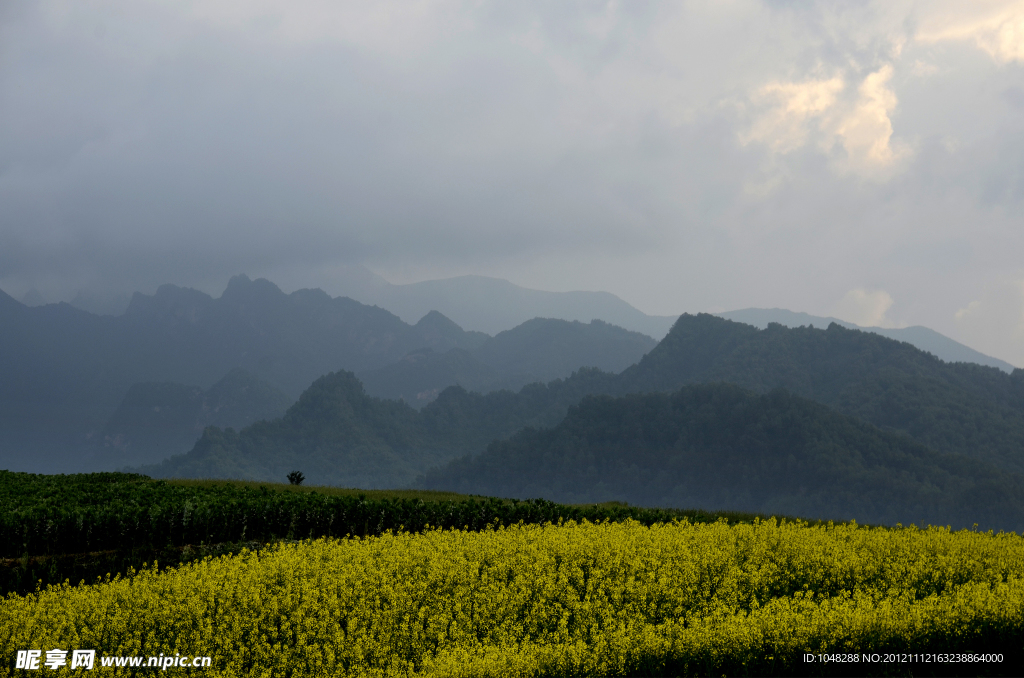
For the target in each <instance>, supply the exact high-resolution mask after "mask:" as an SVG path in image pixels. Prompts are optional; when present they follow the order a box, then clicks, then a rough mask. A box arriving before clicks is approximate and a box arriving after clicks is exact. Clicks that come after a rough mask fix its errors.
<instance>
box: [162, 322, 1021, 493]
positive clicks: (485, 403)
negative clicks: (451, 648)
mask: <svg viewBox="0 0 1024 678" xmlns="http://www.w3.org/2000/svg"><path fill="white" fill-rule="evenodd" d="M1022 376H1024V373H1022V371H1020V370H1017V371H1015V372H1014V373H1013V374H1012V375H1007V374H1005V373H1003V372H1000V371H999V370H998V369H995V368H986V367H981V366H977V365H969V364H948V363H943V362H941V361H939V360H937V359H936V358H934V357H933V356H930V355H929V354H926V353H923V352H922V351H919V350H917V349H915V348H914V347H913V346H910V345H909V344H902V343H899V342H895V341H892V340H890V339H886V338H884V337H880V336H878V335H874V334H869V333H865V332H859V331H854V330H846V329H843V328H840V327H838V326H831V327H830V328H829V329H827V330H818V329H811V328H796V329H787V328H784V327H781V326H779V325H772V326H770V327H769V328H768V329H765V330H758V329H756V328H754V327H751V326H749V325H743V324H740V323H735V322H731V321H727V320H723V319H721V318H716V317H714V316H709V315H698V316H682V317H681V318H680V319H679V320H678V321H677V323H676V325H675V326H674V327H673V329H672V331H671V332H670V333H669V335H668V336H667V337H666V338H665V339H664V340H662V342H661V343H660V344H659V345H658V346H657V347H656V348H655V349H653V350H652V351H651V352H649V353H648V354H647V355H646V356H645V357H644V358H643V359H641V360H640V362H639V363H638V364H636V365H634V366H632V367H630V368H628V369H626V370H625V371H623V372H622V373H621V374H619V375H614V374H609V373H605V372H601V371H599V370H593V369H587V370H579V371H577V372H576V373H575V374H573V375H572V376H571V377H569V378H567V379H565V380H555V381H553V382H550V383H549V384H547V385H542V384H532V385H529V386H526V387H524V388H523V389H522V390H520V391H519V392H518V393H512V392H509V391H501V392H495V393H489V394H486V395H480V394H476V393H468V392H466V390H465V389H461V388H457V387H453V388H449V389H447V390H446V391H443V392H442V393H441V395H440V397H438V399H437V400H436V401H435V402H433V403H431V404H430V405H428V406H427V407H425V408H424V409H423V410H422V412H421V413H419V414H418V415H417V414H416V413H415V412H414V411H412V410H411V409H409V408H407V407H406V406H404V405H402V406H401V407H399V405H400V404H399V403H388V404H385V403H384V401H379V400H376V399H372V398H368V396H366V394H365V392H363V390H362V387H361V385H359V386H358V387H357V385H358V381H357V380H356V379H355V378H354V377H353V376H352V375H350V374H348V375H333V376H332V377H331V378H330V379H327V380H321V381H318V382H317V384H315V385H314V388H313V389H311V390H310V391H309V392H308V393H307V394H304V396H303V399H301V400H300V402H299V403H298V404H296V405H295V406H294V407H293V411H290V413H289V416H286V417H285V418H284V419H283V420H280V421H277V422H272V423H271V424H266V425H263V424H260V425H257V426H255V427H251V428H250V429H246V430H244V431H242V432H241V433H239V434H230V435H231V436H237V438H231V439H230V440H228V438H224V440H220V439H218V441H217V442H216V445H214V444H212V443H211V441H212V440H213V438H214V437H216V436H220V435H222V434H220V433H217V432H216V431H211V432H210V433H209V434H208V435H207V436H205V437H204V440H203V441H201V442H200V444H199V445H198V446H197V447H196V449H195V450H193V451H192V452H191V453H189V455H186V456H185V457H182V458H178V459H176V460H172V462H168V464H166V465H163V466H161V467H159V468H157V469H153V470H152V472H153V473H155V474H157V475H161V476H168V475H186V476H193V477H195V476H203V475H216V476H220V477H233V476H234V477H259V478H278V479H279V478H281V477H283V476H282V475H281V473H282V472H285V473H286V472H287V471H288V470H293V469H290V468H288V467H289V466H294V468H296V469H299V470H303V471H304V472H307V475H309V472H308V471H307V470H306V469H307V468H316V469H318V470H317V471H315V473H316V474H322V475H319V476H317V481H316V482H320V483H325V484H331V483H352V482H355V481H354V480H353V479H354V478H356V477H359V478H369V477H371V476H372V478H373V479H374V480H373V482H374V483H375V486H391V487H394V486H398V485H400V484H402V483H403V482H406V481H407V480H408V479H410V478H411V475H412V474H414V473H416V472H420V471H422V470H425V469H426V468H428V467H429V465H430V464H431V463H440V462H441V461H443V460H445V459H448V458H454V457H456V456H461V455H463V454H466V453H478V452H482V451H483V450H484V449H485V448H486V446H487V444H488V443H489V442H490V441H493V440H501V439H505V438H508V437H509V436H511V435H512V434H513V433H515V432H516V431H518V430H519V429H521V428H523V427H527V426H532V427H535V428H547V427H552V426H555V425H556V424H558V422H559V421H561V420H562V418H563V417H564V416H565V413H566V411H567V410H568V408H569V407H570V406H571V405H574V404H576V403H578V402H580V400H581V399H582V398H584V397H585V396H587V395H594V394H604V395H612V396H620V395H624V394H627V393H638V392H640V393H642V392H658V391H661V392H671V391H675V390H678V389H679V388H680V387H681V386H684V385H687V384H694V383H702V382H731V383H734V384H738V385H740V386H742V387H744V388H747V389H750V390H752V391H754V392H760V393H766V392H769V391H771V390H773V389H776V388H780V387H781V388H786V389H788V390H789V391H791V392H793V393H795V394H797V395H800V396H803V397H805V398H808V399H810V400H815V401H818V402H820V403H823V404H825V405H828V406H829V407H831V408H833V409H835V410H838V411H839V412H842V413H844V414H847V415H850V416H853V417H855V418H857V419H860V420H862V421H864V422H867V423H871V424H874V425H877V426H879V427H881V428H882V429H883V430H889V431H892V432H896V433H904V434H906V435H908V436H909V437H910V438H911V439H913V440H915V441H917V442H918V443H920V444H923V445H925V446H927V447H929V448H931V449H932V450H935V451H937V452H944V453H955V454H961V455H964V456H965V457H967V458H973V459H975V460H983V461H986V462H987V463H990V464H991V465H992V466H994V467H999V468H1003V469H1008V470H1016V471H1020V469H1021V467H1022V466H1024V464H1022V462H1021V456H1022V454H1024V407H1022V406H1021V403H1022V397H1021V393H1022ZM345 384H348V385H345ZM331 385H333V386H331ZM327 386H331V388H342V386H344V388H345V389H348V390H347V391H346V392H347V393H349V396H346V397H352V398H357V399H359V400H360V402H363V400H366V402H373V403H377V404H375V405H365V406H363V405H361V406H360V407H359V408H356V409H354V410H353V412H354V414H353V415H352V416H355V417H363V416H366V417H370V419H367V420H366V421H365V422H364V423H365V425H366V426H367V427H369V428H366V429H364V430H367V431H370V430H372V431H378V433H375V434H374V435H375V436H377V438H375V440H377V439H378V438H379V439H380V440H384V441H385V443H386V444H384V445H379V444H376V443H374V445H373V446H367V447H364V448H361V449H363V450H365V451H366V455H367V459H369V458H370V457H374V458H379V459H378V461H379V464H378V461H373V462H372V464H378V466H375V467H374V469H376V470H373V472H372V473H370V472H369V471H367V472H366V473H363V472H362V471H360V472H359V473H355V472H352V473H350V469H352V468H355V467H354V466H352V464H354V463H355V461H354V460H355V458H356V457H355V456H352V455H358V454H362V453H361V452H357V451H356V450H357V448H358V446H359V445H362V444H363V443H360V442H359V440H361V438H359V437H356V438H351V439H349V438H338V437H337V436H334V437H332V436H333V435H334V434H333V433H331V432H330V431H329V429H330V427H331V426H333V424H331V417H332V412H333V411H334V410H333V409H332V408H333V407H334V406H333V405H330V406H328V405H325V404H322V403H320V402H319V400H320V399H326V398H328V391H327V390H325V389H326V387H327ZM314 396H315V397H314ZM332 397H333V396H332ZM324 402H327V400H324ZM296 408H299V410H303V411H308V412H313V411H315V412H316V415H315V416H313V415H307V414H303V416H302V417H299V416H298V411H299V410H297V409H296ZM373 413H376V414H373ZM381 413H390V414H386V416H385V414H381ZM310 421H320V422H321V424H319V425H318V426H322V427H326V428H318V427H317V426H311V425H310V424H308V422H310ZM302 422H306V423H302ZM264 426H267V427H270V428H265V427H264ZM261 427H264V428H261ZM382 427H383V428H382ZM392 429H394V430H402V431H404V432H405V433H403V436H404V437H399V438H394V437H391V438H389V437H387V436H388V435H391V434H390V433H388V434H387V435H385V433H384V432H385V430H392ZM321 431H323V432H325V433H324V436H326V437H324V440H331V441H334V442H330V443H329V444H328V443H324V442H321V443H318V442H317V441H318V436H319V435H320V432H321ZM223 435H224V436H227V435H228V434H223ZM366 445H369V443H366ZM257 449H259V450H265V452H259V453H256V452H250V451H252V450H257ZM204 450H205V451H204ZM204 455H208V456H209V459H205V457H204ZM339 455H340V456H339ZM374 455H376V456H374ZM348 456H352V461H343V459H347V458H348ZM220 458H223V460H225V461H223V464H221V462H220V461H218V459H220ZM229 459H230V460H233V461H227V460H229ZM307 459H308V461H307ZM380 460H383V461H380ZM365 463H367V464H371V462H370V461H367V462H365ZM218 464H220V465H219V466H218ZM387 469H394V470H395V474H394V475H391V476H389V475H388V474H389V473H391V471H388V470H387ZM417 469H418V470H417ZM243 471H244V474H243V475H239V474H240V473H242V472H243ZM360 474H361V475H360ZM367 474H369V475H367ZM311 477H312V476H311ZM346 479H348V480H346Z"/></svg>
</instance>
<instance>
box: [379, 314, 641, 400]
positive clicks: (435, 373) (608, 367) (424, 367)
mask: <svg viewBox="0 0 1024 678" xmlns="http://www.w3.org/2000/svg"><path fill="white" fill-rule="evenodd" d="M441 317H443V316H441ZM656 345H657V342H656V341H654V340H653V339H651V338H650V337H648V336H646V335H644V334H640V333H639V332H631V331H629V330H625V329H622V328H621V327H616V326H615V325H611V324H608V323H605V322H602V321H600V320H594V321H591V322H590V323H581V322H579V321H572V322H569V321H565V320H557V319H552V318H534V319H533V320H528V321H526V322H525V323H523V324H522V325H519V326H518V327H515V328H513V329H511V330H506V331H504V332H501V333H499V334H498V335H497V336H495V337H493V338H488V339H487V340H486V341H484V342H483V343H481V344H480V346H478V347H477V348H476V349H474V350H472V351H466V350H463V349H451V350H450V351H448V352H446V353H437V352H435V351H432V350H430V349H423V350H420V351H416V352H414V353H410V354H409V355H407V356H405V357H404V358H402V359H401V360H400V361H398V362H396V363H392V364H391V365H387V366H385V367H382V368H377V369H376V370H369V371H366V372H362V373H360V374H359V378H360V379H361V380H362V382H363V384H364V385H365V387H366V390H367V392H368V393H370V394H371V395H374V396H378V397H384V398H393V399H403V400H405V401H406V402H408V403H410V404H412V405H413V406H422V405H424V404H426V403H427V402H429V401H430V400H432V399H433V398H435V397H436V396H437V394H438V393H440V392H441V391H442V390H443V389H444V388H446V387H448V386H453V385H459V386H462V387H463V388H465V389H467V390H470V391H479V392H481V393H487V392H489V391H495V390H501V389H509V390H518V389H520V388H522V387H523V386H525V385H526V384H529V383H533V382H549V381H551V380H553V379H560V378H565V377H568V376H570V375H571V374H572V373H573V372H574V371H576V370H578V369H579V368H581V367H596V368H598V369H600V370H602V371H605V372H619V371H621V370H623V369H625V368H626V367H628V366H629V365H632V364H633V363H635V362H636V361H638V360H639V359H640V358H641V357H642V356H643V355H644V354H645V353H647V352H648V351H649V350H651V349H652V348H654V347H655V346H656Z"/></svg>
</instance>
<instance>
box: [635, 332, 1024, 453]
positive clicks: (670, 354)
mask: <svg viewBox="0 0 1024 678" xmlns="http://www.w3.org/2000/svg"><path fill="white" fill-rule="evenodd" d="M716 381H724V382H728V383H732V384H737V385H739V386H742V387H744V388H748V389H751V390H753V391H758V392H762V393H764V392H768V391H770V390H772V389H776V388H785V389H787V390H789V391H792V392H793V393H795V394H798V395H801V396H803V397H805V398H809V399H811V400H816V401H818V402H820V403H823V404H825V405H828V406H829V407H831V408H833V409H835V410H837V411H839V412H842V413H844V414H848V415H850V416H853V417H856V418H858V419H861V420H863V421H866V422H869V423H872V424H874V425H875V426H878V427H880V428H883V429H887V430H891V431H899V432H903V433H906V434H907V435H909V436H910V437H911V438H913V439H914V440H916V441H918V442H920V443H922V444H924V445H927V446H928V447H931V448H932V449H934V450H936V451H938V452H952V453H957V454H963V455H966V456H969V457H974V458H976V459H982V460H985V461H987V462H990V463H991V464H993V465H995V466H998V467H1000V468H1005V469H1009V470H1013V471H1018V472H1020V471H1024V370H1020V369H1018V370H1014V372H1013V373H1012V374H1006V373H1004V372H1002V371H1000V370H998V369H996V368H994V367H982V366H980V365H975V364H970V363H945V362H942V361H941V360H939V359H937V358H935V357H934V356H932V355H930V354H928V353H925V352H923V351H920V350H918V349H916V348H914V347H913V346H911V345H910V344H906V343H900V342H897V341H893V340H891V339H887V338H885V337H881V336H879V335H877V334H872V333H870V332H861V331H858V330H849V329H845V328H842V327H839V326H838V325H830V326H829V327H828V329H827V330H819V329H814V328H811V327H798V328H793V329H790V328H786V327H783V326H782V325H776V324H772V325H769V326H768V328H767V329H764V330H758V329H756V328H754V327H752V326H750V325H744V324H742V323H736V322H732V321H728V320H723V319H722V318H717V317H715V316H710V315H705V314H700V315H696V316H692V315H683V316H681V317H680V318H679V320H678V321H677V322H676V324H675V325H674V326H673V328H672V331H671V332H669V334H668V336H666V337H665V339H664V340H662V341H661V343H660V344H658V346H657V347H656V348H655V349H654V350H652V351H651V352H650V353H648V354H647V355H645V356H644V357H643V359H642V360H640V362H639V363H638V364H636V365H635V366H633V367H630V368H629V369H627V370H625V371H624V372H623V373H622V374H621V375H620V380H619V383H618V390H617V392H618V393H619V394H624V393H636V392H650V391H669V392H670V391H674V390H676V389H678V388H680V387H681V386H684V385H686V384H693V383H707V382H716Z"/></svg>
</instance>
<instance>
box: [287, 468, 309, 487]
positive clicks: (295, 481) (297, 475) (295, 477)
mask: <svg viewBox="0 0 1024 678" xmlns="http://www.w3.org/2000/svg"><path fill="white" fill-rule="evenodd" d="M305 479H306V476H304V475H302V471H292V472H291V473H289V474H288V482H289V483H291V484H292V485H301V484H302V481H303V480H305Z"/></svg>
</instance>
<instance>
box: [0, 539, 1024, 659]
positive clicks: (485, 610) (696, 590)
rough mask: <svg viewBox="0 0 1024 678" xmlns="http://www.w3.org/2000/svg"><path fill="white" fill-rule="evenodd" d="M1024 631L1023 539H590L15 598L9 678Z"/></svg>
mask: <svg viewBox="0 0 1024 678" xmlns="http://www.w3.org/2000/svg"><path fill="white" fill-rule="evenodd" d="M1022 630H1024V540H1022V539H1021V538H1020V537H1018V536H1016V535H1014V534H997V535H994V534H991V533H978V532H971V531H962V532H950V531H949V530H944V529H937V528H930V529H926V530H922V529H916V528H904V529H892V530H886V529H879V528H864V527H857V526H856V525H845V524H844V525H823V526H808V525H806V524H803V523H799V522H796V523H781V524H780V523H777V522H776V521H774V520H769V521H764V522H757V523H754V524H741V525H734V526H729V525H727V524H725V523H724V522H719V523H715V524H706V525H700V524H690V523H688V522H685V521H684V522H678V523H673V524H668V525H656V526H654V527H644V526H642V525H640V524H638V523H635V522H625V523H603V524H591V523H586V522H584V523H582V524H575V523H567V524H563V525H544V526H536V525H518V526H513V527H509V528H498V529H492V530H485V531H483V532H468V531H440V530H434V531H427V532H425V533H421V534H406V533H400V534H390V533H389V534H385V535H384V536H381V537H371V538H367V539H347V540H318V541H312V542H302V543H291V544H280V545H278V546H275V547H273V548H270V549H267V550H266V551H263V552H260V553H252V552H243V553H242V554H241V555H238V556H233V557H223V558H218V559H213V560H211V559H207V560H206V561H203V562H199V563H194V564H191V565H187V566H182V567H179V568H176V569H171V570H166V571H164V572H159V573H157V572H154V571H151V570H147V571H143V572H140V573H138V574H136V575H135V576H134V577H130V578H126V579H115V580H114V581H109V582H104V583H99V584H95V585H80V586H68V585H64V586H61V587H54V588H51V589H49V590H46V591H42V592H39V593H37V594H34V595H28V596H14V595H12V596H9V597H8V598H6V599H5V600H3V601H2V602H0V646H2V649H3V653H4V660H3V666H2V668H0V675H13V674H20V673H21V672H20V671H15V670H14V668H13V667H14V665H15V655H16V653H17V651H18V650H24V649H32V648H36V649H40V650H42V652H43V657H44V659H45V656H46V652H47V651H48V650H51V649H53V648H59V649H63V650H68V651H70V650H74V649H95V650H96V652H97V656H104V655H107V656H115V655H117V656H131V655H138V656H157V655H160V654H163V655H165V656H169V655H175V654H176V653H178V654H181V655H189V656H194V655H209V656H211V657H212V666H211V667H210V668H207V669H176V668H171V669H169V672H170V673H171V674H174V673H188V674H189V675H210V676H213V675H218V676H220V675H225V676H319V675H353V676H362V675H366V676H407V675H431V676H434V675H437V676H517V677H518V676H531V675H534V676H536V675H632V674H637V673H641V674H643V673H647V674H654V675H661V674H676V673H687V674H706V673H708V672H711V671H717V672H719V673H721V672H723V671H725V672H730V673H744V672H752V673H757V674H768V673H773V672H782V673H785V672H787V671H788V670H790V669H791V668H792V667H793V666H796V665H797V664H799V663H800V662H801V661H803V660H802V657H803V654H804V653H821V652H826V651H828V652H835V653H844V652H858V653H862V652H871V651H875V652H879V651H910V652H926V651H928V652H952V651H956V650H972V651H981V650H984V649H986V648H989V650H988V651H991V650H993V649H994V650H996V651H1004V650H1015V651H1017V652H1019V650H1020V649H1021V642H1022V641H1021V638H1022V637H1024V634H1022ZM979 648H981V650H979ZM69 656H70V654H69ZM1014 656H1017V657H1019V656H1020V655H1019V654H1016V655H1014ZM68 663H69V664H70V661H69V662H68ZM98 663H99V660H98V659H97V669H99V667H98ZM787 667H790V668H789V669H787ZM864 668H867V667H864ZM822 670H825V669H824V668H823V669H822ZM1003 670H1004V671H1005V670H1007V668H1006V667H1005V666H1004V668H1003ZM131 671H132V669H129V668H121V669H113V668H104V669H102V670H100V673H101V674H102V675H127V674H128V673H129V672H131ZM153 671H154V670H153V669H141V670H136V671H135V672H136V673H138V674H140V675H155V674H154V673H153ZM77 672H78V673H80V674H81V675H93V673H92V672H90V671H83V670H80V669H79V670H77ZM865 672H867V671H865ZM34 673H38V674H39V675H42V674H44V673H45V674H47V675H67V674H70V673H71V670H70V668H69V667H65V668H62V669H59V670H57V671H53V670H50V669H45V668H44V669H42V670H41V671H39V672H34ZM161 673H162V672H161Z"/></svg>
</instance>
